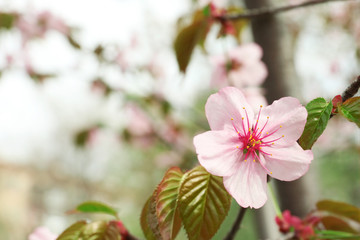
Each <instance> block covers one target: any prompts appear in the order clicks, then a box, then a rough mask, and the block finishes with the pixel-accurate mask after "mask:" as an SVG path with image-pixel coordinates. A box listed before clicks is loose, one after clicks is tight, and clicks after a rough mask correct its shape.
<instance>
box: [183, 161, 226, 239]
mask: <svg viewBox="0 0 360 240" xmlns="http://www.w3.org/2000/svg"><path fill="white" fill-rule="evenodd" d="M178 201H179V203H178V204H179V210H180V215H181V218H182V221H183V224H184V227H185V230H186V233H187V235H188V238H189V239H190V240H191V239H211V238H212V237H213V236H214V234H215V233H216V232H217V230H218V228H219V227H220V225H221V223H222V222H223V221H224V219H225V217H226V215H227V213H228V211H229V209H230V202H231V196H230V195H229V194H228V193H227V191H226V190H225V188H224V185H223V181H222V178H220V177H217V176H213V175H211V174H209V173H208V172H206V170H205V169H204V168H203V167H201V166H198V167H195V168H194V169H192V170H191V171H189V172H187V173H185V175H184V177H183V181H182V184H181V187H180V193H179V198H178Z"/></svg>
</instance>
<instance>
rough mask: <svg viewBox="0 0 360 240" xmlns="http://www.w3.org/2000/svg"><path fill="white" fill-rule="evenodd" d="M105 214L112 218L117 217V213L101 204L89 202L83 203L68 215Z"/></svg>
mask: <svg viewBox="0 0 360 240" xmlns="http://www.w3.org/2000/svg"><path fill="white" fill-rule="evenodd" d="M78 212H82V213H105V214H108V215H111V216H114V217H117V211H116V210H115V209H114V208H112V207H110V206H108V205H106V204H104V203H101V202H95V201H89V202H84V203H82V204H80V205H78V206H77V207H76V209H74V210H72V211H70V213H78Z"/></svg>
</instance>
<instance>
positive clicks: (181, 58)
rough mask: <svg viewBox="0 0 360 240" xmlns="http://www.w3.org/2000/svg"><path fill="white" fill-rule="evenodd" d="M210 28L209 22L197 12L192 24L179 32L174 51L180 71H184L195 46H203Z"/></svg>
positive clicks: (200, 12)
mask: <svg viewBox="0 0 360 240" xmlns="http://www.w3.org/2000/svg"><path fill="white" fill-rule="evenodd" d="M210 26H211V21H209V19H208V17H205V16H204V14H203V13H202V11H199V12H195V13H194V18H193V21H192V23H191V24H190V25H188V26H186V27H185V28H183V29H182V30H181V31H179V33H178V35H177V37H176V39H175V41H174V49H175V54H176V59H177V62H178V65H179V68H180V71H182V72H185V71H186V68H187V66H188V64H189V62H190V59H191V55H192V52H193V50H194V48H195V46H196V44H197V43H200V44H203V42H204V41H205V38H206V35H207V33H208V31H209V28H210Z"/></svg>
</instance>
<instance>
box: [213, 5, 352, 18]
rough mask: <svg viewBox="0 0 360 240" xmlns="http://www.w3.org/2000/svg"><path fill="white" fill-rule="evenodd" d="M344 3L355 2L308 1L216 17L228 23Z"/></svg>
mask: <svg viewBox="0 0 360 240" xmlns="http://www.w3.org/2000/svg"><path fill="white" fill-rule="evenodd" d="M340 1H341V2H344V1H353V0H312V1H306V2H302V3H299V4H291V5H286V6H281V7H264V8H256V9H251V10H247V11H245V12H243V13H237V14H226V15H223V16H219V17H216V18H217V19H219V20H220V21H228V20H230V21H231V20H232V21H234V20H239V19H252V18H257V17H263V16H268V15H274V14H277V13H281V12H286V11H289V10H293V9H296V8H303V7H308V6H312V5H317V4H321V3H327V2H340Z"/></svg>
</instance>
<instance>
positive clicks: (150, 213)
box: [140, 190, 163, 240]
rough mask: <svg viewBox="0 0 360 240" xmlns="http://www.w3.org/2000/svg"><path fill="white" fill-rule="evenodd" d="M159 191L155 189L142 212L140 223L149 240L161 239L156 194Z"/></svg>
mask: <svg viewBox="0 0 360 240" xmlns="http://www.w3.org/2000/svg"><path fill="white" fill-rule="evenodd" d="M156 194H157V191H156V190H155V191H154V193H153V195H152V196H151V197H150V198H149V199H148V200H147V201H146V203H145V205H144V207H143V210H142V212H141V218H140V224H141V229H142V230H143V233H144V235H145V237H146V239H147V240H161V239H163V238H162V237H161V233H160V230H159V223H158V220H157V216H156V202H155V196H156Z"/></svg>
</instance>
